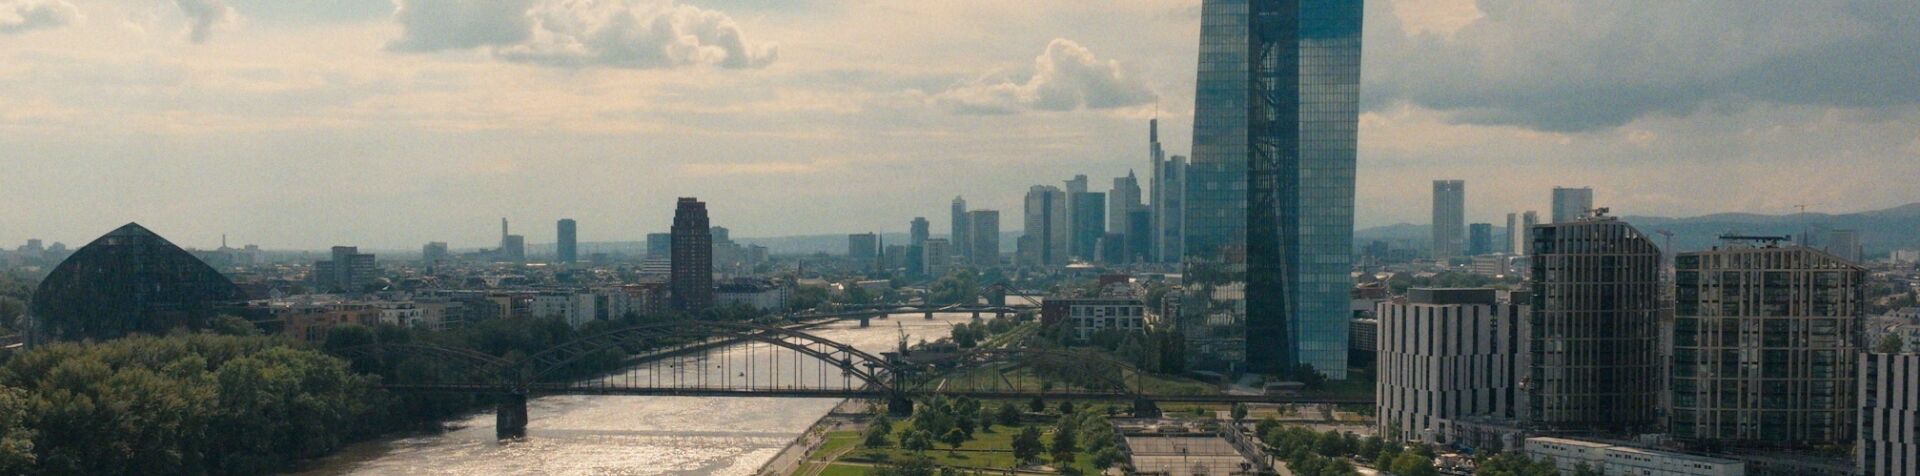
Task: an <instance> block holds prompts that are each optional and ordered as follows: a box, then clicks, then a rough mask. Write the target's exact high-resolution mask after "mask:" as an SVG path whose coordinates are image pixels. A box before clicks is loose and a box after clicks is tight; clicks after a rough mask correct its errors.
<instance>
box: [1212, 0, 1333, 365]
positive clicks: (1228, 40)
mask: <svg viewBox="0 0 1920 476" xmlns="http://www.w3.org/2000/svg"><path fill="white" fill-rule="evenodd" d="M1362 10H1363V8H1362V2H1361V1H1360V0H1301V1H1298V2H1267V1H1248V0H1206V1H1204V2H1202V3H1201V30H1200V31H1201V35H1200V60H1199V65H1198V69H1199V72H1198V82H1197V83H1196V89H1195V96H1194V97H1195V109H1194V124H1193V162H1192V164H1190V165H1189V166H1188V169H1189V170H1188V177H1187V184H1188V187H1189V189H1188V190H1187V191H1186V192H1187V193H1186V194H1185V197H1184V200H1185V201H1186V203H1185V205H1186V207H1185V215H1186V216H1185V225H1186V227H1185V230H1186V231H1185V234H1184V235H1185V236H1184V241H1185V243H1184V245H1185V247H1184V259H1185V263H1184V267H1185V273H1184V279H1185V286H1186V293H1187V295H1186V296H1185V298H1184V300H1183V301H1182V305H1181V309H1182V311H1181V312H1182V313H1183V315H1182V317H1181V319H1180V323H1179V326H1180V327H1181V328H1182V330H1183V332H1184V333H1185V334H1186V335H1187V337H1188V339H1189V345H1188V353H1189V354H1190V355H1191V356H1193V357H1194V358H1195V359H1196V362H1195V363H1196V364H1197V365H1199V366H1202V367H1206V366H1224V367H1233V368H1245V369H1248V370H1252V371H1255V372H1274V373H1280V372H1291V371H1293V370H1294V369H1295V368H1296V365H1297V364H1307V365H1310V366H1312V367H1313V368H1314V369H1315V370H1317V371H1318V372H1320V373H1322V374H1325V375H1326V376H1328V377H1330V378H1333V379H1335V380H1341V379H1345V378H1346V371H1347V362H1346V360H1347V358H1346V357H1347V353H1346V347H1347V329H1348V327H1347V319H1348V314H1349V309H1348V306H1349V304H1350V303H1349V302H1348V299H1347V293H1348V289H1349V288H1350V287H1352V279H1351V278H1349V276H1348V272H1349V271H1350V268H1351V263H1352V254H1353V253H1352V251H1353V250H1352V248H1353V196H1354V173H1355V172H1354V171H1355V169H1354V158H1355V147H1356V143H1357V137H1356V135H1355V134H1356V130H1357V126H1356V125H1357V124H1358V121H1359V84H1360V38H1361V16H1362Z"/></svg>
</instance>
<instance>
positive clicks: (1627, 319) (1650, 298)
mask: <svg viewBox="0 0 1920 476" xmlns="http://www.w3.org/2000/svg"><path fill="white" fill-rule="evenodd" d="M1533 233H1534V237H1533V246H1534V253H1535V254H1534V256H1533V258H1532V260H1531V267H1532V271H1531V272H1532V276H1533V289H1532V305H1531V307H1532V311H1531V312H1530V313H1529V317H1528V325H1529V326H1530V328H1531V329H1532V332H1531V334H1532V342H1531V343H1530V344H1529V356H1528V364H1529V371H1528V373H1527V374H1526V375H1525V377H1524V378H1525V379H1526V380H1525V382H1524V385H1525V386H1527V387H1528V389H1529V390H1528V402H1527V409H1528V415H1527V421H1528V422H1529V423H1530V424H1532V425H1533V426H1535V427H1538V428H1541V429H1545V430H1554V431H1569V432H1612V433H1623V432H1628V431H1637V430H1644V429H1650V428H1652V427H1653V426H1654V424H1655V415H1656V413H1655V409H1656V408H1657V407H1658V404H1659V400H1660V398H1659V396H1660V388H1659V387H1660V385H1659V382H1660V378H1661V372H1660V370H1661V365H1660V362H1659V357H1658V356H1659V349H1658V347H1659V345H1658V338H1659V335H1658V334H1659V333H1658V328H1659V319H1660V318H1659V315H1660V307H1661V305H1660V291H1661V289H1660V249H1659V248H1658V247H1656V246H1654V244H1653V241H1652V240H1649V239H1647V237H1646V235H1643V234H1641V233H1640V231H1639V230H1638V229H1635V228H1634V227H1633V226H1632V225H1629V224H1627V223H1625V222H1621V221H1619V220H1616V219H1613V218H1607V217H1597V218H1589V219H1585V220H1580V221H1575V222H1569V223H1554V224H1548V225H1541V226H1538V227H1535V228H1534V229H1533Z"/></svg>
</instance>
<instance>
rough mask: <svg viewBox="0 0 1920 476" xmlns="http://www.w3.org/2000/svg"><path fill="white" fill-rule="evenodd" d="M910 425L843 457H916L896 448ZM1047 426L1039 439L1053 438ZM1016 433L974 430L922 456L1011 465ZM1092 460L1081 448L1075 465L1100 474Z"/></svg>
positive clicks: (980, 465)
mask: <svg viewBox="0 0 1920 476" xmlns="http://www.w3.org/2000/svg"><path fill="white" fill-rule="evenodd" d="M910 426H912V425H904V424H896V425H895V428H894V431H893V435H892V436H891V440H890V443H893V445H891V446H889V447H887V448H881V449H878V450H870V449H860V450H855V451H853V452H850V453H847V455H846V457H845V458H844V459H845V460H847V461H861V462H870V463H880V462H881V461H877V459H876V458H874V456H876V453H878V454H879V455H885V457H886V458H887V459H892V460H903V459H909V458H912V457H914V456H915V455H914V454H913V452H911V451H907V450H904V449H900V447H899V443H900V438H901V437H902V436H903V435H905V433H906V432H907V431H908V427H910ZM1046 429H1047V427H1046V426H1041V430H1042V436H1041V441H1043V442H1047V441H1053V440H1052V437H1051V432H1048V431H1046ZM1019 434H1020V427H1008V426H1002V425H994V427H993V432H992V433H988V432H984V431H975V432H974V433H973V439H972V440H967V442H966V443H963V444H961V445H960V449H959V451H951V450H950V448H951V447H949V446H947V445H946V443H939V444H936V445H934V449H933V450H929V451H927V452H926V454H925V456H926V457H928V458H932V459H933V461H934V462H935V463H938V464H941V465H946V466H964V467H970V468H994V469H1003V468H1011V467H1014V464H1015V461H1014V458H1013V438H1014V437H1015V436H1018V435H1019ZM1042 458H1043V459H1044V458H1045V456H1042ZM1091 461H1093V455H1092V454H1091V453H1087V452H1085V451H1082V452H1081V453H1080V456H1079V458H1077V459H1075V460H1074V466H1078V467H1079V468H1080V469H1081V471H1082V473H1083V474H1097V473H1099V471H1098V470H1096V469H1095V468H1094V467H1093V463H1092V462H1091ZM823 474H824V473H823Z"/></svg>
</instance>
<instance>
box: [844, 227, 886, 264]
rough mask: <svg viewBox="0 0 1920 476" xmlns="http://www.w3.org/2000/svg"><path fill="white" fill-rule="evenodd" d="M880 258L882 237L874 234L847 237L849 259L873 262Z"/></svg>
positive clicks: (855, 234)
mask: <svg viewBox="0 0 1920 476" xmlns="http://www.w3.org/2000/svg"><path fill="white" fill-rule="evenodd" d="M879 256H880V235H876V234H873V233H854V234H851V235H847V257H848V258H851V259H854V260H856V261H858V260H866V261H873V260H874V258H877V257H879Z"/></svg>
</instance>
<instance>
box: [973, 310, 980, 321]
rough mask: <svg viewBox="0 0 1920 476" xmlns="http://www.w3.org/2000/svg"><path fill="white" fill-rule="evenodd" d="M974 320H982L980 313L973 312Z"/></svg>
mask: <svg viewBox="0 0 1920 476" xmlns="http://www.w3.org/2000/svg"><path fill="white" fill-rule="evenodd" d="M973 320H976V321H978V320H980V311H973Z"/></svg>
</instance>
